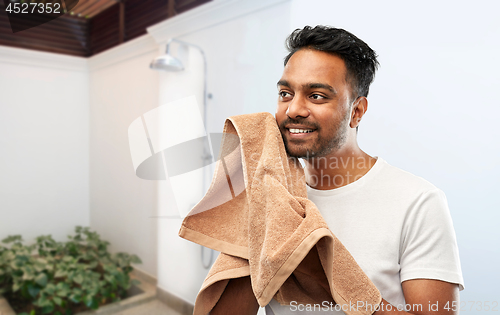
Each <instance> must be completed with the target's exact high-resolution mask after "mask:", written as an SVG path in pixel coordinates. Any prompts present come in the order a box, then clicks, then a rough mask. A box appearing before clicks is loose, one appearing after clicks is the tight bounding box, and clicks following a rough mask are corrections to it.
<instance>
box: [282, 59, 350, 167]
mask: <svg viewBox="0 0 500 315" xmlns="http://www.w3.org/2000/svg"><path fill="white" fill-rule="evenodd" d="M346 71H347V70H346V67H345V64H344V61H343V60H342V59H340V58H339V57H337V56H334V55H331V54H328V53H326V52H322V51H317V50H312V49H301V50H299V51H297V52H296V53H295V54H293V56H292V57H291V58H290V60H289V61H288V63H287V65H286V66H285V69H284V71H283V76H282V77H281V79H280V81H279V82H278V91H279V100H278V107H277V109H276V121H277V123H278V126H279V128H280V131H281V135H282V137H283V141H284V143H285V148H286V150H287V152H288V154H289V155H290V156H294V157H303V158H312V157H319V156H327V155H329V154H331V153H334V152H335V151H336V150H338V149H339V148H340V147H341V146H342V145H343V144H344V143H345V141H346V139H347V131H348V128H349V122H350V104H351V100H350V95H351V94H350V93H351V89H350V85H349V84H348V83H347V82H346Z"/></svg>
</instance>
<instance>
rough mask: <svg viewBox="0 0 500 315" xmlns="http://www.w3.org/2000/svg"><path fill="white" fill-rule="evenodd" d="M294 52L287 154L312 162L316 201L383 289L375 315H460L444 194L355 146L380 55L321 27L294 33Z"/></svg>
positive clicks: (283, 106) (286, 75) (311, 190)
mask: <svg viewBox="0 0 500 315" xmlns="http://www.w3.org/2000/svg"><path fill="white" fill-rule="evenodd" d="M287 46H288V49H289V52H290V53H289V55H288V56H287V57H286V58H285V69H284V71H283V75H282V77H281V79H280V80H279V81H278V93H279V100H278V106H277V110H276V121H277V123H278V126H279V128H280V131H281V134H282V137H283V141H284V144H285V148H286V150H287V152H288V154H289V155H290V156H294V157H300V158H303V160H304V161H305V168H306V182H307V184H308V197H309V199H310V200H312V201H313V202H314V203H315V204H316V205H317V206H318V208H319V210H320V211H321V213H322V215H323V217H324V218H325V220H326V222H327V223H328V226H329V227H330V229H331V230H332V232H333V233H334V234H335V235H336V236H337V237H338V238H339V239H340V240H341V241H342V243H343V244H344V245H345V246H346V248H347V249H348V250H349V251H350V252H351V254H352V255H353V257H354V258H355V259H356V261H357V263H358V264H359V265H360V267H361V268H362V269H363V271H365V273H366V274H367V275H368V277H369V278H370V279H371V280H372V281H373V283H374V284H375V285H376V286H377V288H378V289H379V290H380V292H381V294H382V297H383V302H382V305H381V306H382V307H381V308H380V310H379V311H377V312H375V314H377V315H379V314H458V306H457V305H458V299H459V295H458V291H459V288H460V287H463V279H462V274H461V269H460V261H459V256H458V249H457V244H456V239H455V232H454V229H453V225H452V221H451V217H450V214H449V210H448V207H447V203H446V198H445V196H444V194H443V193H442V192H441V191H440V190H439V189H437V188H436V187H435V186H433V185H432V184H430V183H429V182H427V181H425V180H424V179H422V178H420V177H417V176H414V175H412V174H409V173H407V172H405V171H402V170H400V169H398V168H396V167H393V166H391V165H389V164H388V163H387V162H385V161H384V160H382V159H381V158H375V157H372V156H370V155H368V154H367V153H365V152H363V151H362V150H361V149H360V148H359V146H358V143H357V131H358V127H359V125H360V123H361V120H362V118H363V116H364V114H365V113H366V111H367V109H368V100H367V96H368V90H369V86H370V84H371V83H372V81H373V79H374V75H375V71H376V69H377V67H378V61H377V59H376V54H375V52H374V51H373V50H372V49H371V48H370V47H369V46H368V45H367V44H366V43H364V42H363V41H362V40H360V39H359V38H357V37H356V36H354V35H353V34H351V33H349V32H347V31H345V30H342V29H336V28H328V27H323V26H317V27H315V28H311V27H305V28H304V29H302V30H296V31H295V32H293V33H292V34H291V35H290V36H289V38H288V39H287ZM436 305H437V307H436ZM269 306H270V310H269V312H271V310H272V311H273V312H274V313H275V314H276V315H278V314H298V313H300V312H297V311H296V310H298V308H295V309H291V308H290V306H282V305H279V304H278V303H276V302H275V301H274V300H273V302H271V303H270V305H269ZM325 311H326V310H323V311H320V313H324V312H325ZM405 311H406V312H405ZM335 312H336V311H335V310H334V311H333V313H335ZM337 313H339V314H342V312H337Z"/></svg>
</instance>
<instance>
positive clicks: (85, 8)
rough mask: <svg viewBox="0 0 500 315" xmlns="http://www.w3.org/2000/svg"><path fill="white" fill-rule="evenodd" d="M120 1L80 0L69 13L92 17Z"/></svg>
mask: <svg viewBox="0 0 500 315" xmlns="http://www.w3.org/2000/svg"><path fill="white" fill-rule="evenodd" d="M118 2H119V1H117V0H79V1H78V4H77V5H76V6H75V7H74V8H73V10H71V11H70V12H69V13H70V15H73V16H77V17H84V18H87V19H91V18H93V17H94V16H96V15H98V14H99V13H101V12H102V11H104V10H106V9H107V8H109V7H110V6H112V5H115V4H116V3H118Z"/></svg>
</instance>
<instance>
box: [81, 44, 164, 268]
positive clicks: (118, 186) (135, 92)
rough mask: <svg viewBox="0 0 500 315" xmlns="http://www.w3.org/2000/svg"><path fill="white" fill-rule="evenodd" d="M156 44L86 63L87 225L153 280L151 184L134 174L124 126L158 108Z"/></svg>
mask: <svg viewBox="0 0 500 315" xmlns="http://www.w3.org/2000/svg"><path fill="white" fill-rule="evenodd" d="M157 49H158V45H156V43H155V42H154V41H153V40H152V38H151V37H150V36H148V35H144V36H142V37H139V38H137V39H135V40H132V41H130V42H127V43H125V44H123V45H120V46H117V47H115V48H113V49H111V50H108V51H106V52H103V53H101V54H98V55H96V56H92V57H91V58H89V73H90V153H89V154H90V226H91V228H92V229H94V230H96V231H98V232H99V233H100V234H101V235H102V237H103V238H104V239H106V240H109V241H110V242H111V244H112V247H111V250H112V251H115V252H116V251H125V252H129V253H133V254H137V255H138V256H139V257H140V258H141V259H142V261H143V263H142V264H141V265H138V266H137V267H138V268H139V269H141V270H142V271H144V272H146V273H148V274H150V275H152V276H153V277H156V274H157V255H156V244H157V237H156V218H155V216H156V214H157V212H156V207H157V192H156V191H157V188H156V187H157V186H156V185H157V182H156V181H151V180H143V179H141V178H138V177H137V176H136V175H135V171H134V168H133V164H132V159H131V153H130V147H129V142H128V127H129V125H130V124H131V123H132V121H134V120H135V119H136V118H137V117H140V116H141V115H142V114H144V113H146V112H147V111H149V110H150V109H153V108H155V107H157V106H158V73H157V72H154V71H151V70H150V69H149V67H148V65H149V62H150V61H151V60H152V59H153V58H154V57H155V56H156V54H157V53H156V51H157Z"/></svg>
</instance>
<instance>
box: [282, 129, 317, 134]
mask: <svg viewBox="0 0 500 315" xmlns="http://www.w3.org/2000/svg"><path fill="white" fill-rule="evenodd" d="M288 131H289V132H290V133H291V134H300V133H310V132H313V131H314V130H312V129H299V128H288Z"/></svg>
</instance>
